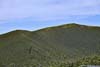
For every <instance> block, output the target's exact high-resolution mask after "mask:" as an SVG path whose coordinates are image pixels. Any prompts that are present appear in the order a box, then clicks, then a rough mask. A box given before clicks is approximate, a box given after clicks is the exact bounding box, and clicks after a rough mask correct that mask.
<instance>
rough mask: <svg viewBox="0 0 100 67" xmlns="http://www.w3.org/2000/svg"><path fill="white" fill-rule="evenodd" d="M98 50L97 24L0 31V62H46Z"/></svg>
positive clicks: (99, 50)
mask: <svg viewBox="0 0 100 67" xmlns="http://www.w3.org/2000/svg"><path fill="white" fill-rule="evenodd" d="M99 54H100V28H99V27H92V26H85V25H78V24H67V25H61V26H56V27H50V28H45V29H41V30H38V31H34V32H32V31H25V30H16V31H12V32H9V33H7V34H3V35H0V64H6V65H10V64H12V63H14V64H20V65H22V64H29V65H30V64H42V65H44V66H46V65H49V64H52V63H59V64H60V63H62V62H67V61H69V62H70V61H75V59H78V58H81V57H84V56H91V55H99Z"/></svg>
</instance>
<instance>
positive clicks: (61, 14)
mask: <svg viewBox="0 0 100 67" xmlns="http://www.w3.org/2000/svg"><path fill="white" fill-rule="evenodd" d="M67 23H78V24H85V25H96V26H100V0H0V34H3V33H6V32H9V31H12V30H16V29H24V30H37V29H41V28H45V27H50V26H55V25H60V24H67Z"/></svg>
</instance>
